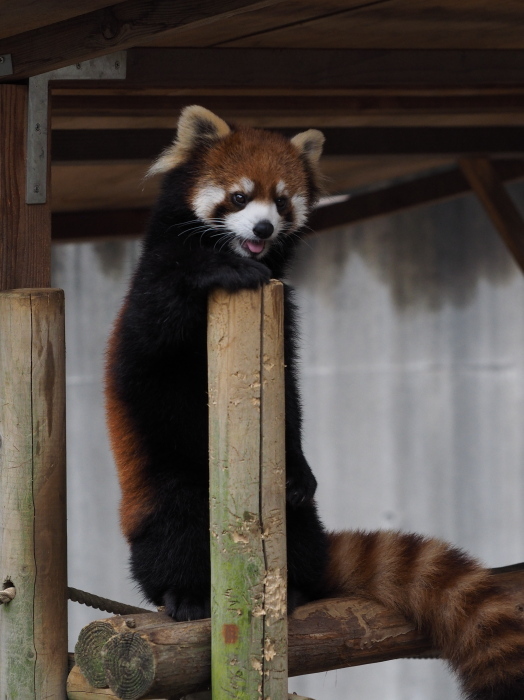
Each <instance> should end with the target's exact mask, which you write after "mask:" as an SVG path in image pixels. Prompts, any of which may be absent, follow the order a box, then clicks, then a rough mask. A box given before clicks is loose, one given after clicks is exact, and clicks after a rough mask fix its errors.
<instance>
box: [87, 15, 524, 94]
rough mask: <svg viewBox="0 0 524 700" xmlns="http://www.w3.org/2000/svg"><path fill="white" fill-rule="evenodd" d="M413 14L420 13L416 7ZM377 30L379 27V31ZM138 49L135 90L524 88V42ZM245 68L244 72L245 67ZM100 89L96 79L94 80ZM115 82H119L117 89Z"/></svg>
mask: <svg viewBox="0 0 524 700" xmlns="http://www.w3.org/2000/svg"><path fill="white" fill-rule="evenodd" d="M411 14H412V15H414V14H415V13H413V12H411ZM375 29H376V28H375ZM410 48H412V47H409V44H403V49H402V50H392V51H385V50H380V49H375V50H373V49H369V50H366V49H358V50H355V49H336V48H325V49H323V50H318V47H317V46H316V43H315V42H312V43H310V44H307V47H304V48H301V49H293V48H289V47H285V48H271V49H268V48H252V47H246V48H220V49H191V48H184V49H177V48H172V49H162V48H158V49H155V48H134V49H133V50H131V51H129V52H128V58H127V77H126V83H125V86H122V87H126V88H127V89H132V88H149V89H150V88H155V87H156V88H161V87H165V88H173V87H174V86H176V87H177V88H178V89H182V88H191V89H204V88H207V89H209V88H213V89H214V90H217V89H225V88H229V89H232V88H237V89H238V88H249V87H250V88H266V89H270V88H272V89H275V88H283V89H293V90H299V89H309V90H313V89H320V88H322V89H326V88H331V89H335V88H336V89H355V88H357V87H360V88H364V87H366V88H370V87H382V88H389V89H392V88H401V87H411V88H422V87H426V88H429V87H439V86H440V87H448V88H449V87H455V88H460V87H462V88H472V87H478V86H481V85H483V86H485V87H493V86H494V85H495V86H498V87H499V88H500V87H501V86H504V85H505V86H508V87H515V86H522V85H523V82H524V81H523V74H524V50H522V49H524V45H523V47H522V48H521V49H520V50H519V49H515V50H511V51H496V50H488V49H486V50H483V51H465V50H459V49H452V50H431V49H430V47H423V50H422V49H417V50H406V49H410ZM239 66H242V70H239V69H238V67H239ZM93 87H94V84H93ZM114 87H115V86H114V85H113V88H114Z"/></svg>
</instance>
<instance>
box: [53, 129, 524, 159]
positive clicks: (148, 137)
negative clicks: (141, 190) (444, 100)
mask: <svg viewBox="0 0 524 700" xmlns="http://www.w3.org/2000/svg"><path fill="white" fill-rule="evenodd" d="M279 131H281V132H282V133H284V134H285V135H287V136H289V137H291V136H294V135H295V133H296V130H295V129H280V130H279ZM173 133H174V130H173V129H165V130H164V129H136V130H135V129H118V130H115V129H108V130H107V131H106V130H91V129H89V130H85V131H73V130H66V131H55V132H54V135H53V144H54V145H53V158H54V159H55V161H56V162H69V161H73V162H82V161H108V162H114V161H119V160H123V161H125V160H136V159H141V160H153V159H154V158H155V157H156V156H157V155H158V154H159V153H161V152H162V151H163V150H164V149H165V148H167V147H168V146H169V144H170V143H172V141H173ZM323 133H324V136H325V137H326V142H325V145H324V154H325V155H327V156H330V155H331V156H344V155H345V156H355V155H359V156H363V155H414V154H433V155H434V154H445V155H449V154H460V155H462V154H475V155H476V154H484V153H497V154H505V155H506V157H507V156H508V155H509V156H513V155H515V154H518V153H523V152H524V126H515V127H496V128H494V127H470V128H468V127H456V128H452V127H445V128H439V127H408V128H402V127H392V128H388V127H383V128H380V127H379V128H373V127H359V128H349V129H344V128H337V127H328V128H325V129H323Z"/></svg>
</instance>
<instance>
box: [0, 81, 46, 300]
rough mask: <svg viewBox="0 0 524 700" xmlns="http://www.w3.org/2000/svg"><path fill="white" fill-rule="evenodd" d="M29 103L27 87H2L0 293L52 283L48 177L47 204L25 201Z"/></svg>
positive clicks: (0, 91) (0, 93)
mask: <svg viewBox="0 0 524 700" xmlns="http://www.w3.org/2000/svg"><path fill="white" fill-rule="evenodd" d="M27 99H28V88H27V86H25V85H8V84H7V85H0V127H1V128H0V290H2V289H16V288H29V287H38V288H40V287H49V286H50V284H51V207H50V205H49V193H50V177H49V172H48V175H47V185H48V186H47V192H48V197H47V202H46V203H45V204H26V202H25V198H26V187H25V182H26V157H25V154H26V141H27V137H26V130H27ZM48 147H49V146H48ZM49 160H50V159H48V162H49Z"/></svg>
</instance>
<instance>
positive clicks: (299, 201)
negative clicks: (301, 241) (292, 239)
mask: <svg viewBox="0 0 524 700" xmlns="http://www.w3.org/2000/svg"><path fill="white" fill-rule="evenodd" d="M291 204H292V205H293V210H294V212H295V229H297V228H300V227H301V226H303V225H304V224H305V223H306V221H307V214H308V208H307V201H306V197H305V196H304V195H303V194H294V195H293V196H292V197H291Z"/></svg>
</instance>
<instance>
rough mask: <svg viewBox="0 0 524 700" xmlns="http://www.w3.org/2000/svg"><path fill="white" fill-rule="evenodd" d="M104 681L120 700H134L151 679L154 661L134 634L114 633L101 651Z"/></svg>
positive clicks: (150, 653)
mask: <svg viewBox="0 0 524 700" xmlns="http://www.w3.org/2000/svg"><path fill="white" fill-rule="evenodd" d="M102 656H103V660H104V669H105V675H106V680H107V682H108V684H109V687H110V688H111V690H112V691H113V693H115V695H118V697H119V698H122V700H138V698H140V697H142V695H144V693H145V692H146V691H147V690H149V688H150V687H151V685H152V683H153V681H154V678H155V660H154V658H153V654H152V652H151V649H150V647H149V645H148V644H147V642H146V641H145V640H144V639H142V637H141V636H140V634H139V633H138V632H129V633H122V634H117V635H115V636H114V637H112V638H111V639H110V640H109V641H108V642H107V644H106V645H105V647H104V649H103V652H102Z"/></svg>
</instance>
